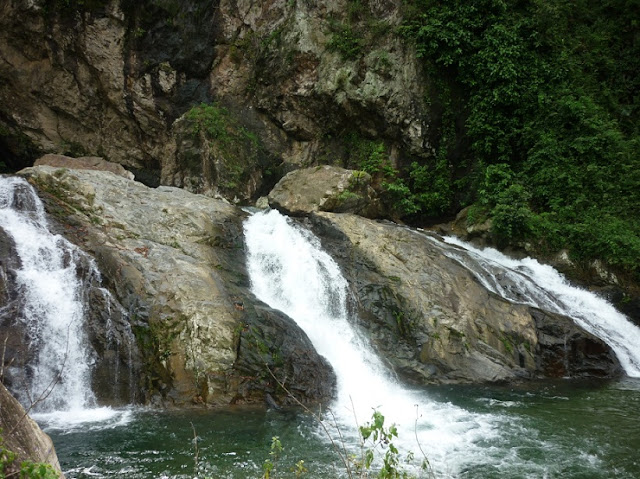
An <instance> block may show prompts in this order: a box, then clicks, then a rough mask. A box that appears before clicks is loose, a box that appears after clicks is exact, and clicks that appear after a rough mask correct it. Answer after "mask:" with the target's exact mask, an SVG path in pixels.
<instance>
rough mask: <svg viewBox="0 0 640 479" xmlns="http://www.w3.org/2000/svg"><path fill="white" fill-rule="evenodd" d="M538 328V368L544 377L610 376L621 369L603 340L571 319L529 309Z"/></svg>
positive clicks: (616, 373) (618, 372)
mask: <svg viewBox="0 0 640 479" xmlns="http://www.w3.org/2000/svg"><path fill="white" fill-rule="evenodd" d="M531 315H532V316H533V318H534V320H535V324H536V329H537V330H538V345H539V351H540V354H538V355H537V358H536V361H537V362H538V370H539V371H541V372H542V373H543V374H544V376H546V377H556V378H564V377H612V376H616V375H618V374H620V372H621V368H620V364H619V362H618V360H617V359H616V357H615V355H614V354H613V353H612V351H611V348H609V347H608V346H607V345H606V344H605V343H604V342H603V341H601V340H600V339H598V338H596V337H595V336H593V335H592V334H590V333H587V332H585V331H584V330H583V329H582V328H580V327H579V326H577V325H576V324H574V323H573V321H572V320H571V319H570V318H566V317H563V316H559V315H551V314H549V313H546V312H544V311H539V310H536V309H534V308H531Z"/></svg>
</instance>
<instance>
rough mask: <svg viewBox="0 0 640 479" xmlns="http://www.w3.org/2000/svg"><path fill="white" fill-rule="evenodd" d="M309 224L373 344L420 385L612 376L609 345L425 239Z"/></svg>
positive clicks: (343, 221)
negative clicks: (493, 288) (492, 285)
mask: <svg viewBox="0 0 640 479" xmlns="http://www.w3.org/2000/svg"><path fill="white" fill-rule="evenodd" d="M311 224H312V226H313V228H314V230H315V231H316V233H317V234H318V235H319V236H320V238H321V240H322V242H323V245H324V246H325V247H326V248H328V249H329V250H330V251H331V253H332V254H333V256H334V257H335V258H336V260H337V261H338V262H339V264H340V266H341V268H342V270H343V272H344V274H345V276H346V277H347V279H348V281H349V283H350V285H351V287H352V288H353V292H354V296H355V297H356V298H357V308H358V312H359V317H360V318H361V323H362V326H363V327H364V328H365V329H366V330H368V331H369V334H370V337H371V341H372V343H373V344H374V345H375V346H376V347H377V349H378V350H379V351H380V353H381V354H382V356H383V357H384V358H385V359H387V360H388V361H389V362H390V363H391V364H392V366H393V367H394V368H395V370H396V371H397V372H398V373H399V374H401V375H402V376H404V377H406V378H408V379H410V380H414V381H417V382H421V383H424V382H482V381H503V380H513V379H518V378H531V377H539V376H540V377H566V376H599V377H602V376H614V375H616V374H619V373H620V371H621V370H620V366H619V363H618V361H617V359H616V357H615V354H614V353H613V352H612V350H611V348H610V347H609V346H607V345H606V344H605V343H603V342H602V341H601V340H599V339H598V338H596V337H594V336H593V335H591V334H589V333H587V332H585V331H584V330H583V329H582V328H580V327H578V326H576V325H575V324H574V323H573V321H572V320H571V319H569V318H566V317H563V316H560V315H556V314H551V313H543V312H541V311H539V310H536V309H534V308H531V307H529V306H526V305H521V304H514V303H511V302H508V301H506V300H504V299H502V298H500V297H498V296H497V295H495V294H493V293H491V292H489V291H488V290H486V289H485V288H484V287H483V286H482V285H481V284H480V283H479V282H478V281H476V279H475V278H474V276H473V275H472V274H471V273H470V272H469V271H468V270H467V269H465V268H464V267H462V266H461V265H460V264H458V263H456V262H455V261H453V260H451V259H450V258H448V257H446V256H445V255H444V254H443V251H442V249H441V247H439V246H438V244H437V243H438V242H437V241H436V240H434V239H432V238H430V237H428V236H427V235H425V234H421V233H419V232H416V231H413V230H411V229H408V228H403V227H399V226H397V225H395V224H392V223H389V222H376V221H372V220H368V219H365V218H362V217H358V216H355V215H350V214H332V213H322V212H320V213H316V214H314V215H312V216H311Z"/></svg>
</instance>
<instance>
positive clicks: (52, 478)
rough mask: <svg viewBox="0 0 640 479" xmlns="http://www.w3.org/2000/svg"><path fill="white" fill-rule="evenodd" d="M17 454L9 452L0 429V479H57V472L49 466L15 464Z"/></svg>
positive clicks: (25, 463)
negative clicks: (16, 478)
mask: <svg viewBox="0 0 640 479" xmlns="http://www.w3.org/2000/svg"><path fill="white" fill-rule="evenodd" d="M16 461H17V454H16V453H14V452H12V451H9V450H8V449H7V448H6V447H5V444H4V437H3V436H2V429H0V479H5V478H7V479H8V478H10V477H19V478H20V479H58V478H59V477H60V476H59V474H58V472H57V471H56V470H55V469H54V468H53V467H52V466H51V465H50V464H45V463H41V462H33V461H22V462H21V463H20V464H17V463H16Z"/></svg>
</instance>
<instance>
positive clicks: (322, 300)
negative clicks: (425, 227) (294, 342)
mask: <svg viewBox="0 0 640 479" xmlns="http://www.w3.org/2000/svg"><path fill="white" fill-rule="evenodd" d="M417 233H418V234H421V233H419V232H417ZM245 238H246V242H247V250H248V260H247V262H248V269H249V274H250V278H251V284H252V289H253V291H254V293H255V294H256V296H257V297H258V298H260V299H261V300H262V301H264V302H266V303H267V304H269V305H270V306H272V307H274V308H277V309H280V310H282V311H284V312H285V313H286V314H288V315H289V316H290V317H291V318H293V319H294V320H295V321H296V322H297V323H298V325H299V326H300V327H301V328H302V329H303V330H304V331H305V332H306V333H307V335H308V336H309V337H310V339H311V341H312V342H313V344H314V346H315V347H316V349H317V351H318V352H319V353H320V354H322V355H323V356H325V358H326V359H327V360H328V361H329V363H330V364H331V365H332V366H333V368H334V370H335V372H336V375H337V378H338V392H337V397H336V399H335V400H334V403H333V404H332V406H331V408H332V412H333V414H334V415H335V417H336V418H337V421H338V424H339V426H340V427H341V428H342V429H343V432H344V431H347V435H348V437H349V439H350V440H354V439H355V438H356V437H357V433H356V429H355V427H354V425H355V423H356V418H357V422H358V423H359V424H362V423H363V421H366V420H368V419H369V418H370V416H371V412H372V410H373V409H374V408H375V409H378V410H380V411H381V412H382V413H383V414H384V415H385V417H386V418H387V421H388V423H395V424H397V425H398V430H399V436H400V440H399V444H400V446H401V447H402V448H403V449H405V450H413V451H416V450H417V444H416V441H414V440H413V438H414V434H415V436H417V439H418V441H419V443H420V446H421V447H422V448H423V449H424V450H426V451H428V455H429V460H430V462H431V464H432V466H433V468H434V471H435V472H436V476H437V477H473V473H472V472H470V471H474V470H475V471H477V472H479V471H482V472H479V473H480V476H479V477H484V474H486V473H487V471H489V470H494V471H501V472H499V473H498V474H503V473H504V475H505V477H551V476H549V471H553V470H554V469H555V470H558V469H557V468H558V466H557V464H559V463H562V462H563V461H565V460H566V459H565V458H567V457H571V455H583V456H584V457H585V458H589V461H591V462H592V464H587V465H586V466H585V467H586V468H587V469H588V468H590V467H592V466H593V464H597V463H598V459H597V457H595V456H590V455H589V454H588V453H586V452H582V451H580V450H576V449H572V445H571V444H563V445H560V444H555V443H554V442H553V441H551V442H549V440H548V439H547V438H546V437H541V436H540V435H539V434H538V432H537V431H535V430H531V429H530V428H529V426H528V425H527V424H526V423H525V422H521V420H520V419H518V418H516V417H509V415H508V414H504V411H505V409H504V408H509V407H511V406H512V405H515V404H516V403H509V402H504V403H501V402H500V401H497V402H496V403H495V404H496V405H499V406H500V408H499V410H497V411H496V414H493V413H492V412H485V413H475V412H470V411H467V410H465V409H464V408H461V407H458V406H454V405H452V404H450V403H448V402H442V401H438V400H435V399H432V398H430V397H429V394H428V393H427V392H425V391H424V390H423V391H419V390H412V389H411V388H408V387H407V386H405V385H402V384H400V383H399V382H398V381H397V380H396V379H395V378H394V376H393V375H392V373H391V372H390V371H388V370H387V369H386V368H385V366H384V365H383V364H382V362H381V361H380V359H379V358H378V357H377V356H376V355H375V354H374V353H373V351H372V350H371V348H369V347H368V345H367V343H366V341H365V340H364V339H363V338H361V337H360V336H359V335H358V333H357V331H355V330H354V329H353V328H352V326H351V323H350V321H349V320H348V313H347V283H346V280H345V279H344V277H343V276H342V274H341V272H340V270H339V268H338V266H337V264H336V263H335V262H334V261H333V260H332V259H331V258H330V257H329V256H328V255H327V254H326V253H325V252H324V251H322V249H321V247H320V243H319V240H318V239H317V238H315V237H314V236H313V235H312V234H311V233H310V232H309V231H307V230H305V229H304V228H302V227H300V226H297V225H296V224H295V223H294V222H293V221H292V220H290V219H288V218H286V217H284V216H282V215H280V214H279V213H278V212H276V211H270V212H267V213H257V214H254V215H253V216H252V217H250V218H249V219H248V220H247V221H246V222H245ZM434 241H436V240H435V239H434ZM447 241H448V242H449V243H452V244H453V245H452V246H448V245H446V244H443V243H441V242H438V243H439V245H440V246H439V247H440V248H441V249H442V250H443V252H444V253H445V254H447V255H448V256H450V257H451V258H452V259H454V260H456V261H458V262H460V263H461V264H463V265H464V266H465V267H467V268H469V269H471V270H472V271H473V272H474V274H476V276H477V277H478V279H479V280H480V281H481V282H482V283H483V284H485V286H486V287H487V288H488V289H490V290H492V291H494V292H496V293H498V294H501V295H502V296H504V297H505V298H507V299H509V300H511V301H518V302H527V303H529V304H534V305H536V306H538V307H541V308H543V309H544V308H546V309H549V310H551V311H556V312H560V313H562V314H567V315H570V316H573V317H575V318H576V320H577V321H578V322H579V323H580V324H583V323H584V324H583V325H585V327H587V328H588V329H589V330H591V331H594V333H595V334H597V335H598V336H600V337H604V339H605V340H607V341H611V342H612V344H617V346H614V347H618V345H619V343H622V339H621V338H622V337H623V336H627V335H628V337H629V338H630V341H631V343H629V342H627V345H626V346H622V347H621V350H622V351H633V350H635V351H637V350H638V348H637V347H636V348H635V349H634V348H633V347H632V346H633V344H632V342H633V341H634V340H635V341H636V343H635V344H636V345H637V344H640V339H634V338H636V336H634V335H635V334H636V332H635V330H634V328H635V326H631V325H629V324H628V322H627V321H626V320H624V321H623V327H622V328H621V332H620V333H619V334H617V338H618V339H615V338H614V339H611V337H612V336H613V335H612V336H610V335H608V333H604V332H603V330H609V329H610V328H614V329H615V328H617V327H619V324H618V323H614V324H610V323H609V322H608V321H609V320H608V319H605V320H603V321H602V322H600V323H598V320H595V319H584V318H585V317H589V318H595V317H596V314H594V312H597V315H598V316H599V315H601V314H604V315H605V316H607V317H615V314H613V313H611V312H610V311H609V308H610V309H611V310H613V308H611V307H610V306H606V303H605V302H594V301H596V299H597V298H595V297H594V296H593V295H590V294H589V293H586V292H579V293H575V292H573V293H571V292H569V291H568V290H569V289H571V288H570V287H569V286H568V285H566V286H565V287H564V288H561V287H560V284H559V283H558V282H557V281H556V279H554V280H553V281H552V280H551V277H552V276H553V275H552V274H550V272H549V270H547V269H546V268H547V267H543V266H542V265H537V266H535V265H531V264H529V265H524V264H521V263H517V262H509V261H508V259H507V258H506V257H501V256H500V255H499V253H497V252H492V251H489V252H485V253H484V254H483V253H482V252H479V251H475V250H473V249H472V248H470V247H468V246H465V248H468V249H469V250H470V251H468V252H467V251H465V250H463V249H462V248H461V243H459V242H457V240H455V239H448V240H447ZM497 257H499V259H496V258H497ZM536 264H537V263H536ZM549 269H550V268H549ZM538 270H542V271H544V272H545V274H544V275H543V276H539V275H537V273H535V272H536V271H538ZM555 274H556V276H558V275H557V273H555ZM501 275H508V276H509V277H510V279H511V280H512V281H514V280H515V283H514V284H516V285H517V288H516V289H513V290H509V289H507V288H506V287H505V286H501V285H500V283H499V282H497V281H496V280H495V279H494V278H495V277H499V276H501ZM558 277H559V276H558ZM536 282H541V284H545V283H546V284H547V286H548V287H547V289H546V290H545V289H541V288H540V287H538V286H535V283H536ZM505 284H506V282H505ZM509 284H511V282H509ZM534 291H535V292H534ZM572 295H574V296H575V295H577V298H576V300H575V301H573V300H571V301H569V300H568V299H567V298H569V297H571V296H572ZM532 296H534V297H535V299H533V298H532ZM613 311H615V310H613ZM587 312H588V313H587ZM623 319H624V318H623ZM594 324H595V325H594ZM586 325H590V326H586ZM635 329H637V328H635ZM616 351H618V349H616ZM618 354H621V353H618ZM621 356H622V358H623V359H622V362H623V364H624V367H625V369H626V371H627V373H628V374H629V375H631V376H634V375H635V374H636V371H637V369H636V368H637V365H638V364H639V363H638V361H637V359H635V357H634V356H633V353H632V352H630V353H629V354H628V355H627V356H624V354H621ZM490 401H492V400H490ZM492 404H493V403H492ZM418 416H419V417H418ZM512 448H514V449H512ZM507 451H510V452H508V453H507ZM527 451H546V452H545V453H544V454H545V455H546V457H545V456H543V457H540V458H537V457H534V456H530V455H529V452H527ZM554 462H555V463H556V464H554ZM467 474H471V476H467ZM491 477H494V476H491ZM495 477H498V476H495Z"/></svg>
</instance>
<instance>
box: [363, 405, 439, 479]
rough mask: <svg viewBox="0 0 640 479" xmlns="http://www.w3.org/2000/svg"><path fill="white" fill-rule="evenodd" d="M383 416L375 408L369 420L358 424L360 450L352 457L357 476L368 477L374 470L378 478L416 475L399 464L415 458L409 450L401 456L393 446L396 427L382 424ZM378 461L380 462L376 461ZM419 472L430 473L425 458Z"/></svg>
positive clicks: (404, 477)
mask: <svg viewBox="0 0 640 479" xmlns="http://www.w3.org/2000/svg"><path fill="white" fill-rule="evenodd" d="M384 421H385V418H384V416H383V415H382V413H381V412H380V411H374V412H373V414H372V416H371V421H369V422H367V423H365V424H364V425H363V426H360V436H361V438H362V452H361V456H360V458H356V457H353V458H352V461H353V465H354V466H355V473H356V477H369V472H370V471H371V470H372V469H374V470H376V471H377V477H378V478H380V479H409V478H412V477H415V476H413V475H411V474H409V472H407V471H406V470H405V469H404V467H403V466H402V463H403V462H407V463H409V462H411V461H412V460H413V458H414V456H413V454H412V453H408V454H407V456H406V458H404V459H403V458H402V455H401V454H400V451H399V450H398V448H397V447H396V446H395V445H394V443H393V441H394V439H397V438H398V429H397V428H396V426H395V424H392V425H391V426H389V427H385V425H384ZM377 460H379V461H380V464H376V461H377ZM421 469H422V472H424V473H427V474H429V473H430V466H429V461H428V460H427V459H426V457H425V458H424V461H423V463H422V466H421Z"/></svg>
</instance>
